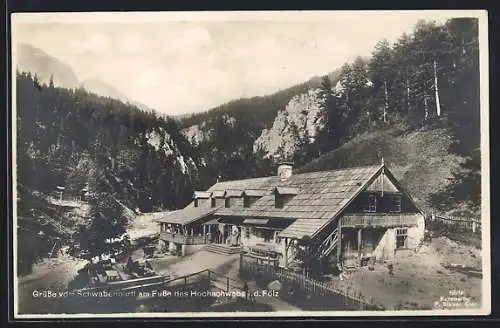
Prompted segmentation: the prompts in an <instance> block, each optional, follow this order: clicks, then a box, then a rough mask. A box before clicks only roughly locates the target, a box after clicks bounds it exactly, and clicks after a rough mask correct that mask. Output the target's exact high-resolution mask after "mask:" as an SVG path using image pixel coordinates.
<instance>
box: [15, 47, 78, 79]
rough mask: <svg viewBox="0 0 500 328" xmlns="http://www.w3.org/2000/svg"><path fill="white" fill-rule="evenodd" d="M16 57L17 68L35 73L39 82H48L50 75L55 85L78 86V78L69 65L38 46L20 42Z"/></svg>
mask: <svg viewBox="0 0 500 328" xmlns="http://www.w3.org/2000/svg"><path fill="white" fill-rule="evenodd" d="M16 58H17V69H18V70H19V71H21V72H27V73H28V72H29V73H31V74H37V76H38V78H39V81H40V82H41V83H44V84H49V82H50V79H51V77H52V78H53V82H54V85H56V86H59V87H63V88H67V89H74V88H77V87H78V86H79V82H78V78H77V77H76V74H75V72H74V71H73V69H72V68H71V66H69V65H68V64H66V63H63V62H62V61H60V60H59V59H57V58H55V57H53V56H51V55H49V54H47V53H46V52H44V51H42V50H40V49H38V48H35V47H33V46H30V45H28V44H23V43H20V44H19V45H18V46H17V56H16Z"/></svg>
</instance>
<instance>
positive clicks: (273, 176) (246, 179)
mask: <svg viewBox="0 0 500 328" xmlns="http://www.w3.org/2000/svg"><path fill="white" fill-rule="evenodd" d="M277 177H278V176H277V175H271V176H267V177H255V178H245V179H233V180H225V181H219V182H216V183H214V184H213V186H215V185H217V184H220V183H226V182H235V181H248V180H259V179H266V178H277Z"/></svg>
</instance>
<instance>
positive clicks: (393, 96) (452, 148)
mask: <svg viewBox="0 0 500 328" xmlns="http://www.w3.org/2000/svg"><path fill="white" fill-rule="evenodd" d="M477 28H478V27H477V21H476V20H475V19H465V18H464V19H453V20H450V21H448V22H447V23H446V24H444V25H436V24H434V23H428V22H420V23H419V24H417V26H416V28H415V31H414V33H413V34H412V35H403V36H402V37H401V38H400V39H399V40H398V41H397V42H396V43H395V44H392V45H391V44H389V43H388V42H386V41H381V42H379V43H378V45H377V47H376V48H375V50H374V52H373V56H372V58H370V59H369V60H367V61H366V60H362V59H357V60H356V61H354V62H353V63H352V64H346V65H344V66H343V68H342V70H341V73H340V77H339V82H338V83H337V85H335V87H333V88H332V86H331V85H330V83H329V80H328V79H325V80H324V83H323V84H322V86H321V87H320V89H319V94H320V95H321V96H320V97H319V100H317V102H318V106H319V107H320V110H321V111H322V112H323V120H322V124H323V125H324V126H325V128H324V129H322V130H320V131H319V134H318V136H317V138H315V139H314V140H313V141H312V142H310V141H309V140H308V138H300V137H297V136H292V135H286V134H283V133H282V134H281V135H280V137H281V139H282V140H283V138H288V139H292V140H298V142H297V145H296V152H295V154H294V156H293V159H294V160H295V162H296V163H298V164H299V165H304V164H306V165H305V166H304V167H303V168H302V169H301V171H311V170H321V169H335V168H341V167H348V166H356V165H368V164H376V163H379V162H380V161H381V159H382V157H384V159H385V161H386V162H387V163H389V164H391V163H392V165H393V166H394V167H395V168H396V170H398V171H399V174H400V175H399V178H401V179H402V181H403V183H404V184H405V186H406V187H407V188H408V189H409V190H410V191H411V192H412V193H413V194H415V195H416V197H417V198H418V199H419V202H420V203H421V205H422V206H423V207H424V208H426V209H427V210H429V211H431V210H437V211H441V212H451V213H453V215H463V216H467V217H470V216H471V215H473V216H478V215H479V213H480V181H481V177H480V168H481V162H480V150H479V146H480V145H479V141H480V115H479V113H480V103H479V85H480V84H479V61H478V53H479V44H478V34H477V33H478V30H477ZM288 119H289V118H288ZM268 155H281V154H280V152H277V153H274V154H272V153H271V154H268ZM318 156H320V157H319V158H317V157H318ZM311 158H317V159H315V160H313V161H312V162H309V161H310V159H311Z"/></svg>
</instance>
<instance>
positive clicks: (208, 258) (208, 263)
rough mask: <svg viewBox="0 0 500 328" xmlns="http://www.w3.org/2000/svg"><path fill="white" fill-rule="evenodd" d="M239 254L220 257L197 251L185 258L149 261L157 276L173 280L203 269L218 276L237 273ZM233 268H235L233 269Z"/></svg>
mask: <svg viewBox="0 0 500 328" xmlns="http://www.w3.org/2000/svg"><path fill="white" fill-rule="evenodd" d="M238 259H239V254H233V255H221V254H216V253H212V252H208V251H205V250H201V251H198V252H196V253H193V254H191V255H188V256H186V257H177V256H167V257H165V258H158V259H154V260H153V261H151V262H152V263H151V264H152V266H153V269H154V270H155V271H156V272H158V273H159V274H169V275H170V276H171V277H173V278H175V277H178V276H183V275H187V274H190V273H194V272H198V271H201V270H205V269H210V270H213V271H215V272H217V273H220V274H226V273H228V272H230V271H233V272H234V271H235V270H236V272H237V268H238ZM233 267H236V269H234V268H233Z"/></svg>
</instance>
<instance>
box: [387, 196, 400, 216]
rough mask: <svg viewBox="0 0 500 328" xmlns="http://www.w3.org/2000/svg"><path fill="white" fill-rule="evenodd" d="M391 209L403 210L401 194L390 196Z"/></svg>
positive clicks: (394, 210)
mask: <svg viewBox="0 0 500 328" xmlns="http://www.w3.org/2000/svg"><path fill="white" fill-rule="evenodd" d="M389 211H390V212H392V213H400V212H401V195H392V196H389Z"/></svg>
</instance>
